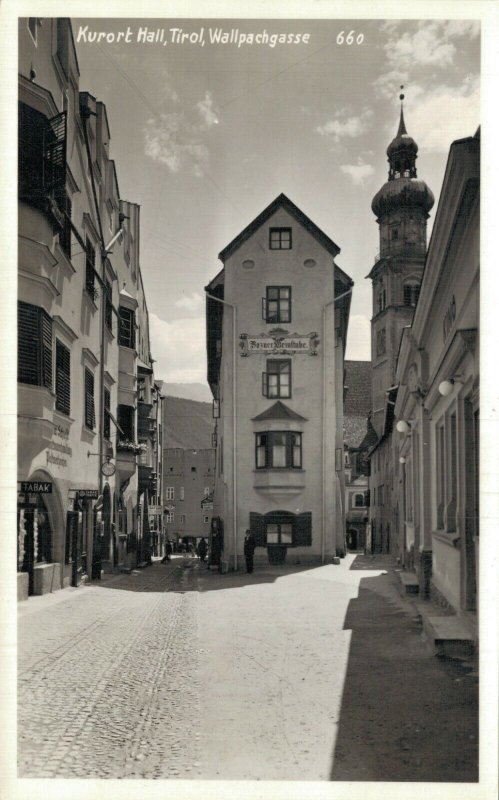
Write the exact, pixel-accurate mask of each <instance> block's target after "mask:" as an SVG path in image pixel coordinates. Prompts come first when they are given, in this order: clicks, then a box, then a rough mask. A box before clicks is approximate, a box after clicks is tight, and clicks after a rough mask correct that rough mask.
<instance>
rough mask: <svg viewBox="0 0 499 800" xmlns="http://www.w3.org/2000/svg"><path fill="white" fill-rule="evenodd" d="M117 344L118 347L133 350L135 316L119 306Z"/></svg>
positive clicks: (130, 311)
mask: <svg viewBox="0 0 499 800" xmlns="http://www.w3.org/2000/svg"><path fill="white" fill-rule="evenodd" d="M118 343H119V345H120V347H129V348H130V349H131V350H134V349H135V314H134V312H133V311H132V310H131V309H129V308H125V307H124V306H120V316H119V326H118Z"/></svg>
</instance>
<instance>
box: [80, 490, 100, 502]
mask: <svg viewBox="0 0 499 800" xmlns="http://www.w3.org/2000/svg"><path fill="white" fill-rule="evenodd" d="M76 496H77V497H78V499H79V500H97V498H98V496H99V490H98V489H77V490H76Z"/></svg>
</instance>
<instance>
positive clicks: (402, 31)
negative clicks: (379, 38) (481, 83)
mask: <svg viewBox="0 0 499 800" xmlns="http://www.w3.org/2000/svg"><path fill="white" fill-rule="evenodd" d="M382 30H384V31H385V32H386V33H388V35H389V36H390V37H391V38H390V39H389V41H388V42H387V43H386V44H385V46H384V48H383V49H384V51H385V53H386V57H387V60H388V64H389V65H390V66H391V67H392V68H393V69H396V70H404V69H406V68H410V69H412V70H413V69H414V67H415V66H421V65H426V66H431V67H448V66H450V65H451V64H453V63H454V59H455V56H456V53H458V52H459V42H457V43H455V40H456V39H460V38H461V37H463V36H466V37H468V38H476V36H478V34H479V32H480V23H479V22H477V21H475V20H432V21H427V20H424V21H421V22H419V23H418V24H417V26H416V28H414V25H413V24H412V23H411V22H399V23H391V24H385V25H383V26H382Z"/></svg>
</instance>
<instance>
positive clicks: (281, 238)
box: [269, 228, 291, 250]
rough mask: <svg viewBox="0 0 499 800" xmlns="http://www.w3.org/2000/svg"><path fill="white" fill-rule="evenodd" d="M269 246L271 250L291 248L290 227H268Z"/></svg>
mask: <svg viewBox="0 0 499 800" xmlns="http://www.w3.org/2000/svg"><path fill="white" fill-rule="evenodd" d="M269 248H270V249H271V250H291V228H270V231H269Z"/></svg>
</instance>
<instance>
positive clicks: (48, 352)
mask: <svg viewBox="0 0 499 800" xmlns="http://www.w3.org/2000/svg"><path fill="white" fill-rule="evenodd" d="M40 316H41V320H40V329H41V341H42V348H41V367H42V386H47V388H48V389H51V388H52V319H51V317H49V315H48V314H47V312H46V311H44V310H43V309H40Z"/></svg>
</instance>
